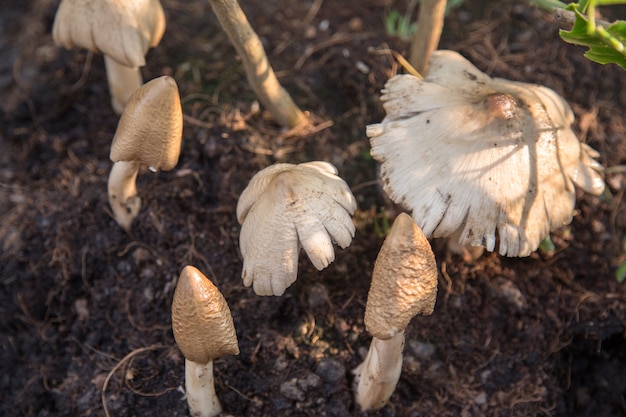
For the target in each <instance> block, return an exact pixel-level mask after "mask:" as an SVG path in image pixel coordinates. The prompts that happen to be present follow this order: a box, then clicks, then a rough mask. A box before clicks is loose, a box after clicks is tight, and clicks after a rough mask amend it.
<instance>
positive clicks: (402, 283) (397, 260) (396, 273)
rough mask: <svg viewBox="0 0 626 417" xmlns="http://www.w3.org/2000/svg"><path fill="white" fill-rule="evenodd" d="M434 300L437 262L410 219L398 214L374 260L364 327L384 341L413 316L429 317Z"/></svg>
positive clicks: (420, 232)
mask: <svg viewBox="0 0 626 417" xmlns="http://www.w3.org/2000/svg"><path fill="white" fill-rule="evenodd" d="M436 298H437V263H436V261H435V255H434V254H433V252H432V249H431V248H430V243H428V240H427V239H426V236H424V233H422V231H421V229H420V228H419V227H418V226H417V225H416V224H415V222H414V221H413V219H411V216H409V215H408V214H406V213H402V214H400V215H399V216H398V217H397V218H396V220H395V221H394V222H393V226H391V231H390V232H389V234H388V235H387V237H386V238H385V241H384V243H383V246H382V247H381V249H380V252H379V253H378V256H377V257H376V263H375V264H374V272H373V273H372V283H371V285H370V290H369V293H368V295H367V304H366V306H365V326H366V328H367V331H368V332H369V333H370V334H371V335H372V336H374V337H376V338H378V339H383V340H387V339H390V338H391V337H393V336H394V335H395V334H397V333H398V332H401V331H403V330H404V329H406V327H407V325H408V324H409V321H411V319H412V318H413V317H414V316H415V315H416V314H422V315H430V314H432V312H433V309H434V308H435V300H436Z"/></svg>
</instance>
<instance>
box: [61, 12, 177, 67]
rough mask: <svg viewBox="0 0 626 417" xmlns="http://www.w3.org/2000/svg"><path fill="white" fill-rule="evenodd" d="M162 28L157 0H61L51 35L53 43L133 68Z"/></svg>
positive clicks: (155, 44) (141, 60) (142, 63)
mask: <svg viewBox="0 0 626 417" xmlns="http://www.w3.org/2000/svg"><path fill="white" fill-rule="evenodd" d="M164 31H165V14H164V13H163V8H162V7H161V3H160V2H159V0H62V1H61V4H60V5H59V8H58V10H57V13H56V16H55V18H54V26H53V28H52V35H53V38H54V42H55V43H56V44H57V45H63V46H64V47H66V48H68V49H69V48H72V47H74V46H78V47H80V48H85V49H88V50H90V51H93V52H99V53H102V54H105V55H107V56H109V57H111V58H113V59H114V60H115V61H117V62H118V63H120V64H122V65H125V66H127V67H132V68H135V67H141V66H143V65H145V56H146V52H147V51H148V49H149V48H150V47H155V46H157V45H158V44H159V42H160V41H161V37H162V36H163V32H164Z"/></svg>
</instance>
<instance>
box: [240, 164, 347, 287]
mask: <svg viewBox="0 0 626 417" xmlns="http://www.w3.org/2000/svg"><path fill="white" fill-rule="evenodd" d="M355 210H356V200H355V199H354V196H353V195H352V192H351V191H350V188H349V187H348V185H347V184H346V183H345V181H343V180H342V179H341V178H340V177H338V176H337V170H336V169H335V167H334V166H333V165H331V164H329V163H327V162H322V161H315V162H308V163H303V164H299V165H293V164H276V165H273V166H270V167H268V168H265V169H264V170H262V171H260V172H258V173H257V174H256V175H255V176H254V177H253V178H252V179H251V180H250V183H249V184H248V186H247V187H246V189H245V190H244V191H243V192H242V194H241V196H240V197H239V202H238V203H237V219H238V221H239V223H241V225H242V227H241V234H240V237H239V241H240V249H241V254H242V255H243V258H244V265H243V272H242V278H243V281H244V285H246V286H250V285H254V286H253V288H254V291H255V292H256V293H257V294H259V295H282V294H283V292H284V291H285V289H286V288H287V287H289V286H290V285H291V284H292V283H293V282H294V281H295V280H296V276H297V273H298V255H299V252H300V247H301V246H302V247H303V248H304V250H305V251H306V253H307V255H308V256H309V259H310V260H311V262H312V263H313V265H314V266H315V267H316V268H317V269H318V270H322V269H324V268H325V267H327V266H328V265H329V264H330V263H331V262H332V261H333V260H334V259H335V252H334V249H333V242H335V243H337V244H338V245H339V246H340V247H342V248H346V247H348V246H349V245H350V243H351V242H352V238H353V237H354V232H355V227H354V224H353V223H352V218H351V216H352V214H353V213H354V211H355Z"/></svg>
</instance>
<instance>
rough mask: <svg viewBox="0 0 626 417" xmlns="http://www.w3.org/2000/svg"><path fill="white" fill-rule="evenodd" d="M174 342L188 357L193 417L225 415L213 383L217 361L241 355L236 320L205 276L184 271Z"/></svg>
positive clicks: (174, 305) (175, 305)
mask: <svg viewBox="0 0 626 417" xmlns="http://www.w3.org/2000/svg"><path fill="white" fill-rule="evenodd" d="M172 329H173V331H174V339H175V340H176V344H177V345H178V347H179V348H180V350H181V352H183V355H184V356H185V391H186V394H187V403H188V404H189V411H190V412H191V415H192V416H193V417H213V416H216V415H218V414H219V413H220V412H221V411H222V406H221V404H220V401H219V399H218V398H217V395H216V394H215V384H214V379H213V361H214V360H215V359H217V358H220V357H222V356H224V355H238V354H239V345H238V343H237V334H236V332H235V326H234V325H233V318H232V315H231V313H230V309H229V308H228V304H227V303H226V300H225V299H224V296H223V295H222V293H220V291H219V290H218V289H217V287H216V286H215V285H213V283H211V281H209V279H208V278H207V277H205V276H204V275H203V274H202V272H200V271H199V270H198V269H196V268H195V267H193V266H191V265H187V266H186V267H185V268H183V270H182V272H181V273H180V277H179V278H178V284H177V285H176V290H175V291H174V300H173V302H172Z"/></svg>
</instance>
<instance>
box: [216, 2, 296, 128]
mask: <svg viewBox="0 0 626 417" xmlns="http://www.w3.org/2000/svg"><path fill="white" fill-rule="evenodd" d="M209 3H210V4H211V7H212V8H213V11H214V12H215V14H216V16H217V19H218V20H219V22H220V24H221V25H222V28H223V29H224V31H225V32H226V34H227V35H228V38H229V39H230V42H231V43H232V44H233V46H234V47H235V49H236V50H237V53H238V54H239V56H240V57H241V60H242V62H243V66H244V69H245V71H246V76H247V77H248V82H249V83H250V85H251V86H252V89H253V90H254V92H255V93H256V95H257V97H258V98H259V100H260V101H261V103H262V104H263V105H264V106H265V107H267V109H268V110H269V111H270V112H271V113H272V114H273V116H274V118H275V119H276V121H277V122H278V123H279V124H280V125H282V126H285V127H288V128H293V127H296V126H298V125H299V124H300V123H303V122H304V121H305V120H306V119H307V117H306V115H305V114H304V113H303V112H302V111H301V110H300V109H299V108H298V106H297V105H296V104H295V103H294V102H293V100H292V99H291V96H289V93H287V91H285V90H284V89H283V87H282V86H281V85H280V83H279V82H278V79H277V78H276V74H274V70H273V69H272V67H271V65H270V63H269V61H268V59H267V55H266V54H265V50H264V49H263V45H262V44H261V41H260V40H259V37H258V36H257V34H256V33H255V32H254V30H253V29H252V27H251V26H250V23H249V22H248V19H247V18H246V15H245V14H244V12H243V10H241V7H240V6H239V3H237V0H209Z"/></svg>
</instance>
